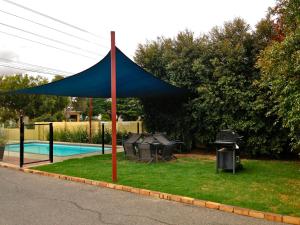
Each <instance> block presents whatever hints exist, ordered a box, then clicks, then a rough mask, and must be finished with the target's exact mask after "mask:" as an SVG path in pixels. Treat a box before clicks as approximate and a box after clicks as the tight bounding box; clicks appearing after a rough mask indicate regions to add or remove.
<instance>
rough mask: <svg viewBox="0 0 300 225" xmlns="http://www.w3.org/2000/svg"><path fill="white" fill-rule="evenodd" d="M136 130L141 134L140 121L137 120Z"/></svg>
mask: <svg viewBox="0 0 300 225" xmlns="http://www.w3.org/2000/svg"><path fill="white" fill-rule="evenodd" d="M136 130H137V133H138V134H139V133H140V123H139V122H137V124H136Z"/></svg>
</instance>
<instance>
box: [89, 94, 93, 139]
mask: <svg viewBox="0 0 300 225" xmlns="http://www.w3.org/2000/svg"><path fill="white" fill-rule="evenodd" d="M92 117H93V98H90V107H89V125H90V130H89V131H90V132H89V141H90V143H92Z"/></svg>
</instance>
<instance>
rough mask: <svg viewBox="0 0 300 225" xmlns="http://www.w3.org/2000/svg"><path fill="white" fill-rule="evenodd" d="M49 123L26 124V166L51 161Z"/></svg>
mask: <svg viewBox="0 0 300 225" xmlns="http://www.w3.org/2000/svg"><path fill="white" fill-rule="evenodd" d="M49 135H50V130H49V123H32V124H26V123H25V124H24V164H26V163H32V162H37V161H44V160H48V159H49V153H50V145H49Z"/></svg>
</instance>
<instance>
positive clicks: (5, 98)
mask: <svg viewBox="0 0 300 225" xmlns="http://www.w3.org/2000/svg"><path fill="white" fill-rule="evenodd" d="M57 79H61V77H55V78H54V80H57ZM45 83H48V80H47V79H46V78H43V77H40V76H37V77H32V76H28V75H15V76H2V77H0V89H1V90H3V91H11V90H16V89H22V88H28V87H33V86H37V85H42V84H45ZM0 101H1V106H0V108H1V110H0V113H1V116H0V117H1V120H2V121H5V120H9V119H14V120H18V117H19V113H20V111H22V112H23V114H24V115H26V116H28V117H29V118H30V119H32V120H34V121H41V120H44V121H50V120H51V121H53V120H54V121H56V120H60V119H62V117H63V113H62V110H63V109H64V108H65V107H66V106H67V104H68V98H66V97H56V96H42V95H17V94H6V95H1V96H0Z"/></svg>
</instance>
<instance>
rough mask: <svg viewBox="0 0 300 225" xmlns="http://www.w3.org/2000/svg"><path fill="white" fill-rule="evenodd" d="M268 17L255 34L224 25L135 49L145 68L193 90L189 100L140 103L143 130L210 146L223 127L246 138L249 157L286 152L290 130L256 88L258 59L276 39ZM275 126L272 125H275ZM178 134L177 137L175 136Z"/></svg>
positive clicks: (238, 22)
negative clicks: (142, 110)
mask: <svg viewBox="0 0 300 225" xmlns="http://www.w3.org/2000/svg"><path fill="white" fill-rule="evenodd" d="M270 18H271V16H270V15H268V16H267V17H266V18H265V19H263V20H262V21H260V23H258V24H257V27H256V28H257V29H256V30H255V31H251V30H250V26H249V25H248V24H247V23H246V22H245V21H244V20H242V19H240V18H236V19H234V20H233V21H230V22H226V23H224V26H222V27H215V28H213V29H212V30H211V31H210V32H209V33H208V34H205V35H202V36H200V37H198V38H196V37H194V35H193V33H192V32H189V31H185V32H181V33H179V34H178V36H177V37H176V38H175V39H167V38H159V39H157V40H156V41H153V42H149V43H147V44H146V45H144V46H142V45H139V48H138V50H137V51H136V57H135V60H136V61H137V63H138V64H139V65H141V66H143V67H144V68H145V69H146V70H148V71H150V72H152V73H154V74H155V75H156V76H157V77H159V78H161V79H164V80H166V81H168V82H170V83H172V84H174V85H176V86H179V87H185V88H188V89H189V90H191V91H192V94H191V95H190V96H189V98H188V99H184V98H182V99H161V100H157V99H155V100H153V99H143V100H142V104H143V107H144V113H145V116H144V117H145V122H146V127H147V129H148V130H150V131H167V132H169V133H170V134H171V135H173V136H176V135H178V132H179V133H180V134H179V136H181V137H183V138H184V139H185V141H186V142H189V143H191V141H192V140H193V141H194V143H206V144H207V143H211V142H212V141H214V139H215V135H216V133H217V132H218V131H219V130H221V129H226V128H232V129H234V130H236V131H238V132H239V133H240V134H241V135H243V136H245V138H244V149H246V150H247V151H248V153H249V154H253V155H259V154H263V155H264V154H267V155H272V156H276V155H277V156H278V154H280V153H281V152H286V151H285V150H288V149H289V148H288V143H289V141H290V140H289V138H288V132H287V128H286V127H285V126H283V123H282V120H278V121H277V120H276V119H277V115H274V114H273V115H271V114H270V115H269V116H268V115H267V114H268V111H269V108H270V107H272V106H273V105H274V104H273V102H272V101H268V100H267V101H266V96H265V92H264V91H265V90H264V89H262V88H261V87H259V85H258V81H259V80H260V79H261V74H260V68H257V66H256V60H257V57H258V55H259V54H260V52H261V51H263V50H264V49H265V48H266V47H267V46H269V45H270V44H272V42H273V41H274V36H276V35H278V33H277V31H276V30H275V26H274V23H273V21H272V20H271V19H270ZM275 120H276V121H277V123H274V121H275ZM176 132H177V134H176Z"/></svg>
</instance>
